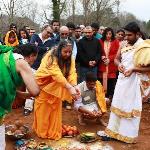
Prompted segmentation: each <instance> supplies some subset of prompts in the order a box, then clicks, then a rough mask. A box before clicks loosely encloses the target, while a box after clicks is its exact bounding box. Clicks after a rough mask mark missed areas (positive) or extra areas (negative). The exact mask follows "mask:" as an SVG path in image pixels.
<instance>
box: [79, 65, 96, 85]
mask: <svg viewBox="0 0 150 150" xmlns="http://www.w3.org/2000/svg"><path fill="white" fill-rule="evenodd" d="M88 72H93V73H94V74H95V76H96V77H97V67H92V68H90V67H82V66H80V80H79V83H81V82H83V81H85V77H86V74H87V73H88Z"/></svg>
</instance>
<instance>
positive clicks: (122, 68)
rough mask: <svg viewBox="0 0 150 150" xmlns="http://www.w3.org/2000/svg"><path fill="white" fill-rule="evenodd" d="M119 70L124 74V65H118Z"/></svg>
mask: <svg viewBox="0 0 150 150" xmlns="http://www.w3.org/2000/svg"><path fill="white" fill-rule="evenodd" d="M118 70H119V72H121V73H124V71H125V67H124V66H123V65H122V64H119V65H118Z"/></svg>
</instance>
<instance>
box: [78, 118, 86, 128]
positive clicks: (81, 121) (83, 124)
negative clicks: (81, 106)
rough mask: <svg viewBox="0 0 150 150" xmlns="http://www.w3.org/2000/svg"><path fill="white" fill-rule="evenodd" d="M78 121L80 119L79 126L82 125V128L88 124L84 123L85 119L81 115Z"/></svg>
mask: <svg viewBox="0 0 150 150" xmlns="http://www.w3.org/2000/svg"><path fill="white" fill-rule="evenodd" d="M78 119H79V124H80V125H82V126H85V125H86V123H85V122H84V119H83V117H82V115H79V116H78Z"/></svg>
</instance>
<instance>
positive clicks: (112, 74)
mask: <svg viewBox="0 0 150 150" xmlns="http://www.w3.org/2000/svg"><path fill="white" fill-rule="evenodd" d="M100 44H101V46H102V56H105V51H104V41H103V40H101V39H100ZM118 49H119V41H118V40H116V39H115V40H113V41H112V42H111V46H110V51H109V56H108V58H109V60H110V63H109V64H108V78H116V72H117V70H118V69H117V66H116V65H115V64H114V59H115V57H116V54H117V51H118ZM98 72H99V77H100V78H102V73H103V72H106V65H105V64H104V63H103V62H102V61H100V63H99V66H98Z"/></svg>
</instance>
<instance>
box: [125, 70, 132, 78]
mask: <svg viewBox="0 0 150 150" xmlns="http://www.w3.org/2000/svg"><path fill="white" fill-rule="evenodd" d="M132 73H133V69H129V70H127V71H125V72H124V75H125V77H129V76H130V75H131V74H132Z"/></svg>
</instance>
